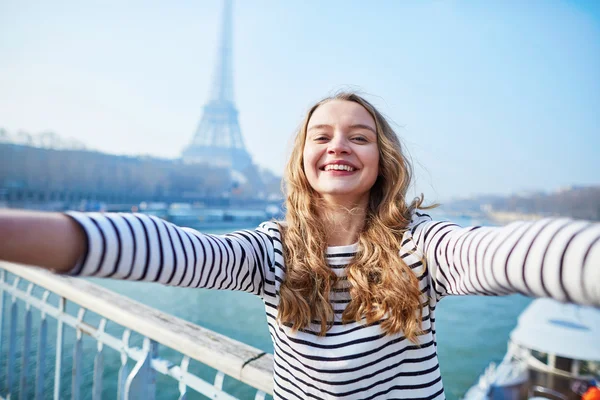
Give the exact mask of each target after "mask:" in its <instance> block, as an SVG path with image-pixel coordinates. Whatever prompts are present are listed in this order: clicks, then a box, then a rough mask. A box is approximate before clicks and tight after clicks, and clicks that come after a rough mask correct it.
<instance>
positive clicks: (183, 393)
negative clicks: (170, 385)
mask: <svg viewBox="0 0 600 400" xmlns="http://www.w3.org/2000/svg"><path fill="white" fill-rule="evenodd" d="M189 366H190V358H189V357H188V356H184V357H183V359H182V360H181V365H180V366H179V370H180V371H181V376H180V378H179V399H178V400H186V398H187V385H186V384H185V382H184V381H183V374H185V373H186V372H187V370H188V367H189Z"/></svg>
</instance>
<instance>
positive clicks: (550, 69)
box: [0, 0, 600, 201]
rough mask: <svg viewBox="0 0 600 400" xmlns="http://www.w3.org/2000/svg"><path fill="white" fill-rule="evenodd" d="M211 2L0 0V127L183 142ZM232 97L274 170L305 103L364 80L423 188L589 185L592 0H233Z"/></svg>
mask: <svg viewBox="0 0 600 400" xmlns="http://www.w3.org/2000/svg"><path fill="white" fill-rule="evenodd" d="M221 8H222V2H221V1H216V0H215V1H212V0H211V1H203V2H192V1H179V2H175V3H170V4H166V3H165V4H163V3H146V2H141V1H133V2H129V3H127V4H122V3H120V2H116V1H108V2H100V1H91V2H86V3H79V2H75V1H72V0H64V1H57V2H53V3H44V2H39V1H38V2H36V1H13V0H8V1H7V0H5V1H0V38H1V39H0V127H3V128H5V129H6V130H7V131H9V132H10V133H12V134H16V133H17V132H18V131H26V132H28V133H40V132H43V131H53V132H56V133H57V134H58V135H60V136H61V137H62V138H64V139H68V138H73V139H76V140H79V141H81V142H83V143H84V144H85V145H86V146H87V147H88V148H89V149H90V150H97V151H102V152H107V153H112V154H127V155H151V156H156V157H162V158H177V157H178V156H179V154H180V153H181V151H182V150H183V148H184V147H185V146H187V145H188V143H189V142H190V141H191V139H192V137H193V135H194V132H195V129H196V127H197V124H198V123H199V121H200V118H201V115H202V107H203V105H204V104H205V103H206V101H207V99H208V95H209V91H210V85H211V78H212V75H213V68H214V67H213V65H214V63H215V57H216V45H217V39H218V34H219V25H220V19H221ZM233 60H234V96H235V99H236V104H237V107H238V110H239V112H240V125H241V128H242V134H243V136H244V139H245V142H246V146H247V148H248V151H249V152H250V154H251V155H252V157H253V159H254V162H255V163H257V164H258V165H260V166H261V167H266V168H269V169H270V170H271V171H273V172H274V173H276V174H278V175H281V173H282V171H283V165H284V163H285V160H286V158H287V155H288V153H289V150H290V142H291V138H292V134H293V133H294V130H295V129H296V127H297V126H298V124H299V123H300V121H301V119H302V116H303V113H304V112H305V111H306V110H307V108H308V107H309V106H310V105H311V104H312V103H313V102H315V101H317V100H319V99H320V98H321V97H323V96H325V95H327V94H330V93H331V92H333V91H334V90H337V89H340V88H350V89H357V90H360V91H361V92H363V93H366V94H367V98H368V99H369V100H371V101H372V102H373V103H375V105H376V106H378V107H380V109H381V111H382V112H384V114H386V116H388V117H389V118H390V120H391V121H392V123H393V124H394V126H395V127H396V128H397V133H398V134H399V136H400V137H401V138H402V140H403V142H404V143H405V145H406V147H407V149H408V151H409V153H410V156H411V158H412V160H413V163H414V164H415V170H416V188H415V191H414V192H424V193H425V195H426V199H428V200H430V201H447V200H448V199H451V198H456V197H469V196H473V195H475V194H509V193H516V192H522V191H554V190H558V189H559V188H561V187H565V186H573V185H574V186H590V185H598V184H600V174H598V171H600V160H599V159H598V153H599V151H598V150H599V149H600V73H599V72H598V71H600V5H599V3H595V2H591V1H590V2H585V1H579V2H573V1H556V2H549V1H548V2H545V1H539V2H532V3H526V4H521V3H516V2H514V3H513V2H503V3H499V4H498V3H495V4H490V3H487V2H470V3H462V2H457V1H448V2H440V1H427V2H417V1H406V2H394V1H382V2H378V3H377V4H376V5H375V6H373V5H367V4H363V3H358V2H356V3H353V2H343V1H341V0H336V1H332V2H329V3H326V4H322V3H319V2H316V0H311V1H306V2H281V3H279V2H269V1H267V0H255V1H244V2H242V1H237V2H234V44H233Z"/></svg>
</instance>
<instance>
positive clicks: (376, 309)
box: [278, 92, 428, 342]
mask: <svg viewBox="0 0 600 400" xmlns="http://www.w3.org/2000/svg"><path fill="white" fill-rule="evenodd" d="M332 100H344V101H352V102H355V103H358V104H360V105H361V106H363V107H364V108H365V109H366V110H367V111H368V112H369V113H370V114H371V116H372V117H373V119H374V120H375V126H376V130H377V144H378V148H379V156H380V157H379V177H378V178H377V180H376V182H375V184H374V185H373V187H372V188H371V191H370V198H369V204H368V209H367V211H366V220H365V225H364V228H363V230H362V231H361V232H360V235H359V246H358V252H357V254H356V256H355V257H354V259H353V260H352V261H351V263H350V264H349V265H348V267H347V276H348V282H349V283H350V294H351V301H350V303H349V304H348V305H347V307H346V309H345V311H344V313H343V314H342V321H343V322H344V323H347V322H351V321H360V320H362V319H363V318H365V319H366V322H367V324H372V323H375V322H377V321H382V322H381V328H382V330H383V331H384V332H385V333H386V334H395V333H399V332H401V331H402V332H403V334H404V336H405V337H406V338H407V339H409V340H411V341H413V342H416V341H417V336H418V335H419V334H421V333H422V330H421V320H422V313H423V306H422V304H421V301H420V295H421V292H420V290H419V282H418V280H417V277H416V276H415V274H414V272H413V271H412V270H411V269H410V268H409V267H408V265H406V263H405V262H404V261H403V260H402V258H400V245H401V241H402V236H403V234H404V232H405V231H406V229H407V226H408V224H409V222H410V219H411V214H412V212H413V210H414V209H416V208H428V207H421V205H422V202H423V196H422V195H421V197H420V198H416V199H414V200H413V201H412V202H411V203H410V204H407V203H406V199H405V197H406V192H407V190H408V188H409V186H410V183H411V177H412V167H411V165H410V164H409V163H408V161H407V159H406V157H405V156H404V154H403V151H402V146H401V144H400V141H399V140H398V137H397V136H396V134H395V132H394V130H393V129H392V127H391V126H390V124H389V123H388V122H387V121H386V119H385V117H384V116H383V115H382V114H381V113H380V112H379V111H377V109H375V107H374V106H373V105H371V104H370V103H369V102H368V101H367V100H365V99H364V98H362V97H361V96H359V95H357V94H355V93H349V92H342V93H338V94H336V95H334V96H332V97H328V98H325V99H323V100H321V101H320V102H318V103H317V104H315V105H314V106H313V107H311V108H310V110H309V111H308V113H307V114H306V117H305V118H304V120H303V122H302V125H301V127H300V129H299V131H298V133H297V135H296V138H295V141H294V145H293V149H292V154H291V157H290V159H289V161H288V164H287V167H286V172H285V180H284V190H285V191H286V197H287V198H286V209H287V210H286V211H287V212H286V217H285V222H286V223H285V225H284V226H283V229H282V233H283V247H284V252H283V254H284V260H285V265H286V276H285V279H284V281H283V282H282V284H281V288H280V295H281V300H280V303H279V314H278V320H279V321H280V323H283V324H288V325H291V326H292V329H293V330H297V329H306V328H307V327H308V326H309V325H310V324H311V323H317V324H320V326H321V329H320V332H319V334H320V335H322V336H323V335H325V334H326V332H327V330H328V329H329V328H330V327H331V326H332V325H333V319H334V312H333V307H332V304H331V302H330V301H329V294H330V293H331V291H332V289H333V288H335V286H336V284H337V282H338V281H337V277H336V275H335V273H334V272H333V271H332V270H331V268H330V267H329V266H328V265H327V263H326V259H325V254H326V248H327V238H326V234H325V228H324V223H325V221H323V220H322V219H321V217H320V216H319V213H318V212H317V207H318V205H319V201H318V200H319V194H318V193H316V192H315V190H314V189H313V188H312V187H311V186H310V184H309V182H308V179H307V177H306V174H305V171H304V167H303V151H304V143H305V141H306V135H307V128H308V123H309V121H310V118H311V116H312V115H313V113H314V111H315V110H316V109H317V108H318V107H319V106H321V105H322V104H324V103H326V102H329V101H332Z"/></svg>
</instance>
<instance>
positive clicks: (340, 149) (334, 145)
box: [327, 138, 352, 154]
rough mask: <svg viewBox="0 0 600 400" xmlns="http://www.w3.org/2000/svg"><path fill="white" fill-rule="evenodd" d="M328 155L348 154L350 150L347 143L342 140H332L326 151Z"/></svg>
mask: <svg viewBox="0 0 600 400" xmlns="http://www.w3.org/2000/svg"><path fill="white" fill-rule="evenodd" d="M327 152H328V153H329V154H350V153H351V152H352V150H351V149H350V146H349V144H348V141H347V140H346V139H344V138H334V139H332V140H331V141H330V142H329V148H328V149H327Z"/></svg>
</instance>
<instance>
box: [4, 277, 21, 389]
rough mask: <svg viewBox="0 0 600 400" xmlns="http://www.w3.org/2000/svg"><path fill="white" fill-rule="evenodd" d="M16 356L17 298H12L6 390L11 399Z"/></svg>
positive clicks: (15, 281) (15, 282) (17, 284)
mask: <svg viewBox="0 0 600 400" xmlns="http://www.w3.org/2000/svg"><path fill="white" fill-rule="evenodd" d="M20 280H21V279H20V278H16V279H15V280H14V282H13V288H15V289H16V288H17V287H18V286H19V282H20ZM16 355H17V297H16V296H12V301H11V304H10V327H9V336H8V357H7V364H6V390H7V391H8V396H9V397H10V395H11V393H12V386H13V379H14V375H15V373H14V370H15V365H16V360H15V359H16Z"/></svg>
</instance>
